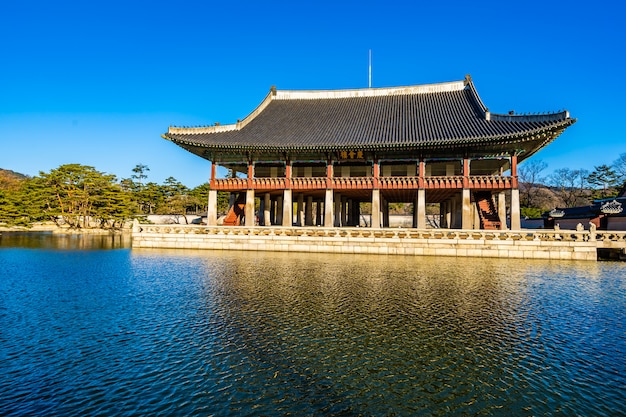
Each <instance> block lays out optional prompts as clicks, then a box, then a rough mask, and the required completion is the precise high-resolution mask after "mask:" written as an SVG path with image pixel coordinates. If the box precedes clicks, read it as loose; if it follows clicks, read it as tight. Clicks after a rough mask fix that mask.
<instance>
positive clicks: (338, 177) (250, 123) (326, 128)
mask: <svg viewBox="0 0 626 417" xmlns="http://www.w3.org/2000/svg"><path fill="white" fill-rule="evenodd" d="M575 121H576V119H573V118H571V117H570V115H569V112H568V111H560V112H554V113H546V114H534V115H520V114H515V113H513V112H509V113H508V114H496V113H491V112H490V111H489V109H488V108H487V107H486V106H485V105H484V104H483V102H482V100H481V99H480V97H479V95H478V93H477V91H476V88H475V87H474V83H473V82H472V79H471V77H470V76H469V75H468V76H466V77H465V79H464V80H460V81H454V82H445V83H437V84H428V85H417V86H408V87H392V88H367V89H355V90H325V91H294V90H289V91H281V90H277V89H276V88H274V87H272V88H271V89H270V92H269V94H268V95H267V96H266V97H265V99H264V100H263V101H262V102H261V104H260V105H259V106H258V107H257V108H256V109H255V110H254V111H253V112H252V113H250V114H249V115H248V116H247V117H246V118H245V119H243V120H241V121H237V123H234V124H229V125H218V124H216V125H214V126H208V127H194V128H188V127H170V128H169V129H168V131H167V133H165V134H164V135H163V137H164V138H165V139H168V140H170V141H172V142H174V143H175V144H177V145H179V146H180V147H182V148H184V149H186V150H187V151H189V152H192V153H194V154H196V155H198V156H200V157H202V158H205V159H207V160H209V161H211V179H210V188H211V190H210V192H209V206H208V213H207V223H208V224H209V225H216V224H217V221H218V213H217V192H218V191H228V192H230V193H231V207H230V211H229V212H228V214H227V215H226V217H225V218H224V219H223V224H224V225H240V224H241V225H245V226H254V225H255V224H260V225H264V226H271V225H277V226H293V225H296V226H324V227H342V226H359V225H364V224H363V221H362V220H363V218H364V217H365V216H363V213H362V211H364V209H367V210H368V211H371V213H369V216H368V218H369V222H366V223H365V225H367V226H371V227H389V204H390V203H409V204H412V206H413V210H412V212H413V224H412V226H413V227H415V228H426V227H427V226H428V224H427V215H426V207H427V205H428V204H431V203H435V204H434V205H432V206H433V207H437V205H438V207H439V216H440V219H441V223H440V226H441V227H444V228H461V229H506V228H507V216H508V217H509V222H508V224H509V226H508V227H510V228H511V229H513V230H517V229H519V228H520V208H519V190H518V178H517V165H518V163H520V162H522V161H523V160H524V159H526V158H529V157H530V156H532V155H533V154H535V153H536V152H537V151H539V150H540V149H542V148H543V147H544V146H546V145H547V144H549V143H550V142H551V141H553V140H554V139H556V138H557V137H558V136H559V135H560V134H561V133H562V132H563V131H564V130H565V129H566V128H567V127H568V126H571V125H572V124H573V123H575ZM217 166H221V167H224V168H226V169H228V170H230V172H231V174H232V175H229V177H230V178H217V177H216V172H217V171H216V168H217ZM255 199H258V202H257V204H256V207H258V209H257V208H255ZM363 203H370V204H363Z"/></svg>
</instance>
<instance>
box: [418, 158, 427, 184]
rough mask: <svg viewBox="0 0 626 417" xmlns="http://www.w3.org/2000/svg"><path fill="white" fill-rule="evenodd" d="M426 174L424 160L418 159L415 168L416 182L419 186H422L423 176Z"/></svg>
mask: <svg viewBox="0 0 626 417" xmlns="http://www.w3.org/2000/svg"><path fill="white" fill-rule="evenodd" d="M425 175H426V162H424V160H423V159H420V162H419V166H418V168H417V176H418V179H417V182H418V187H419V188H424V176H425Z"/></svg>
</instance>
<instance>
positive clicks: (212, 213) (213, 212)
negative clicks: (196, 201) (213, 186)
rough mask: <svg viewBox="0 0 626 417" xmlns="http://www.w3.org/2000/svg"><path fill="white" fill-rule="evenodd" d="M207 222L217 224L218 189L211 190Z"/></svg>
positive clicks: (209, 224)
mask: <svg viewBox="0 0 626 417" xmlns="http://www.w3.org/2000/svg"><path fill="white" fill-rule="evenodd" d="M206 224H207V225H208V226H215V225H217V190H209V202H208V206H207V212H206Z"/></svg>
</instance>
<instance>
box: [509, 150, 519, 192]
mask: <svg viewBox="0 0 626 417" xmlns="http://www.w3.org/2000/svg"><path fill="white" fill-rule="evenodd" d="M511 185H512V186H513V188H517V187H518V184H517V155H511Z"/></svg>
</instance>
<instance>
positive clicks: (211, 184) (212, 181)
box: [209, 162, 217, 188]
mask: <svg viewBox="0 0 626 417" xmlns="http://www.w3.org/2000/svg"><path fill="white" fill-rule="evenodd" d="M216 169H217V167H216V166H215V162H211V180H210V181H209V188H215V175H216Z"/></svg>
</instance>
